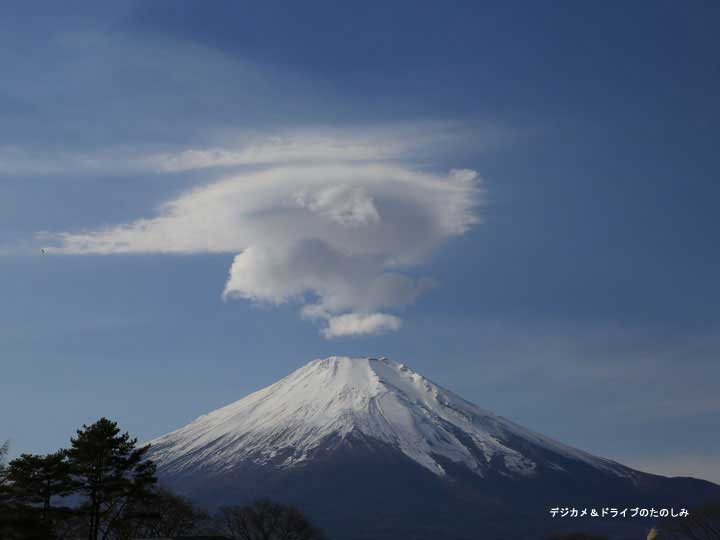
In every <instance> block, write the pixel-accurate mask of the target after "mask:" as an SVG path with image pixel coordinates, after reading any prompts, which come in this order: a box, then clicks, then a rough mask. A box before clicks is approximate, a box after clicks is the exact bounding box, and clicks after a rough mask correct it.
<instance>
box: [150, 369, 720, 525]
mask: <svg viewBox="0 0 720 540" xmlns="http://www.w3.org/2000/svg"><path fill="white" fill-rule="evenodd" d="M152 458H153V459H154V460H155V461H156V462H157V463H158V466H159V473H160V476H161V478H162V480H163V481H164V482H165V483H167V484H169V485H170V486H171V487H173V488H175V489H178V490H180V491H183V492H185V493H187V494H189V495H191V496H194V497H195V498H196V499H198V500H200V501H202V502H204V503H206V504H208V505H219V504H229V503H231V502H242V501H246V500H249V499H251V498H257V497H265V496H272V497H274V498H280V499H284V500H287V501H290V502H294V503H296V504H299V505H300V506H302V507H303V508H305V509H306V510H310V511H311V512H312V514H313V515H314V516H317V517H318V518H319V519H320V520H321V522H322V523H323V524H325V525H326V526H328V527H329V528H330V529H331V530H332V531H333V532H334V533H335V534H336V536H337V537H348V538H349V537H355V538H385V537H388V538H390V537H394V536H395V537H396V536H397V535H398V534H403V535H405V536H406V537H407V535H408V534H410V535H411V536H412V537H416V538H424V537H426V536H427V537H428V538H430V537H432V538H448V539H449V538H473V537H474V536H472V535H473V534H474V533H475V532H476V531H477V530H478V529H482V530H484V531H490V530H492V531H494V533H493V534H494V535H495V537H497V538H502V537H503V535H507V537H515V538H518V534H519V533H520V531H522V530H525V531H527V534H532V533H531V531H533V530H536V529H537V527H543V526H544V525H543V524H544V523H546V522H547V511H548V508H549V506H550V505H552V506H563V504H564V506H572V505H577V504H579V503H581V502H583V501H584V502H585V503H586V504H591V503H594V502H599V503H602V504H604V505H605V506H609V507H618V506H619V505H620V504H622V503H623V501H627V502H628V504H634V505H635V506H637V505H638V504H649V503H650V502H658V503H662V502H664V501H666V502H672V501H671V499H672V500H673V501H674V500H675V499H676V498H677V499H678V500H679V502H682V503H684V504H685V505H686V506H687V505H688V504H689V502H690V498H696V499H698V500H704V498H705V496H706V495H707V496H710V495H712V493H717V495H718V497H719V498H720V488H718V487H717V486H713V485H712V484H710V483H707V482H702V481H694V480H690V481H689V482H690V483H691V484H692V486H690V487H683V486H681V485H680V483H678V482H676V481H673V480H671V479H664V478H662V477H656V476H653V475H648V474H645V473H641V472H638V471H634V470H632V469H630V468H627V467H625V466H623V465H620V464H618V463H615V462H613V461H610V460H606V459H602V458H598V457H595V456H592V455H590V454H588V453H586V452H582V451H580V450H576V449H574V448H571V447H569V446H566V445H563V444H561V443H558V442H556V441H553V440H551V439H549V438H547V437H544V436H542V435H539V434H537V433H534V432H532V431H529V430H527V429H525V428H523V427H521V426H518V425H517V424H514V423H513V422H511V421H509V420H507V419H504V418H502V417H500V416H497V415H495V414H493V413H491V412H489V411H485V410H482V409H480V408H478V407H477V406H475V405H474V404H472V403H470V402H468V401H466V400H464V399H462V398H461V397H459V396H457V395H455V394H453V393H452V392H450V391H449V390H446V389H444V388H442V387H440V386H438V385H436V384H434V383H432V382H431V381H429V380H428V379H426V378H424V377H423V376H421V375H420V374H418V373H415V372H414V371H412V370H411V369H409V368H408V367H407V366H404V365H402V364H398V363H396V362H393V361H390V360H387V359H384V358H382V359H373V358H356V359H351V358H341V357H331V358H327V359H324V360H315V361H313V362H310V363H309V364H307V365H306V366H304V367H302V368H300V369H298V370H297V371H295V372H293V373H292V374H290V375H288V376H287V377H285V378H283V379H281V380H280V381H278V382H277V383H275V384H273V385H271V386H268V387H266V388H264V389H262V390H260V391H258V392H255V393H253V394H250V395H249V396H247V397H245V398H243V399H241V400H240V401H237V402H235V403H233V404H231V405H228V406H226V407H223V408H221V409H218V410H216V411H214V412H212V413H210V414H207V415H204V416H202V417H200V418H198V419H197V420H195V421H194V422H192V423H190V424H188V425H187V426H185V427H183V428H181V429H179V430H177V431H174V432H172V433H170V434H168V435H165V436H163V437H160V438H159V439H157V440H155V441H152ZM671 484H672V485H671ZM681 487H682V489H681ZM688 489H689V490H690V491H691V492H692V493H691V494H688V497H686V498H685V499H682V497H683V496H684V495H685V492H686V491H688ZM705 492H707V493H705ZM690 495H692V497H690ZM510 505H512V506H510ZM359 509H362V511H363V512H364V513H367V515H368V516H369V515H372V516H374V518H373V519H369V518H368V517H366V518H365V519H358V517H357V512H358V510H359ZM378 516H384V517H383V518H382V519H380V520H378ZM468 516H474V518H473V519H468ZM478 520H479V521H478ZM349 523H354V525H353V526H352V527H351V530H352V531H353V533H352V534H353V535H354V536H352V535H350V533H348V531H346V530H344V529H345V528H346V527H348V524H349ZM462 523H465V525H462ZM548 525H549V526H553V525H552V524H548ZM611 526H612V527H613V528H617V526H616V525H614V524H611ZM373 531H374V532H373ZM410 531H413V532H412V533H411V532H410ZM368 535H369V536H368Z"/></svg>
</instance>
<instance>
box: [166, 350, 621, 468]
mask: <svg viewBox="0 0 720 540" xmlns="http://www.w3.org/2000/svg"><path fill="white" fill-rule="evenodd" d="M353 432H356V433H361V434H362V435H364V436H366V437H368V438H372V439H376V440H378V441H382V442H384V443H386V444H388V445H390V446H392V447H394V448H396V449H398V450H399V451H401V452H402V453H403V454H405V455H406V456H407V457H408V458H410V459H412V460H413V461H415V462H417V463H418V464H420V465H422V466H423V467H425V468H426V469H428V470H429V471H431V472H432V473H434V474H436V475H439V476H443V475H445V473H446V471H445V469H444V468H443V466H442V465H441V462H440V459H439V458H442V457H444V458H446V459H448V460H450V461H452V462H453V463H459V464H462V465H464V466H465V467H467V468H468V469H469V470H471V471H473V472H474V473H475V474H477V475H479V476H483V474H484V471H486V470H487V469H488V467H489V466H490V463H491V462H493V465H492V466H493V467H498V466H500V467H501V468H502V469H503V471H504V472H505V473H506V474H517V475H533V474H535V472H536V469H537V466H538V464H537V460H536V459H534V458H533V455H532V453H531V452H529V451H528V450H526V449H524V448H513V445H512V444H511V443H510V442H509V441H513V440H517V439H522V440H523V441H525V442H526V443H527V445H528V446H537V447H538V449H542V450H545V451H546V452H547V453H548V454H557V455H558V456H561V457H562V458H566V459H567V458H570V459H576V460H580V461H582V462H585V463H587V464H589V465H591V466H593V467H596V468H598V469H601V470H603V471H607V472H610V473H612V474H616V475H618V476H632V472H631V471H630V470H629V469H627V468H625V467H623V466H622V465H619V464H617V463H614V462H612V461H608V460H605V459H601V458H596V457H593V456H591V455H589V454H587V453H585V452H581V451H579V450H575V449H573V448H570V447H568V446H565V445H562V444H560V443H557V442H555V441H552V440H550V439H548V438H547V437H543V436H542V435H538V434H536V433H533V432H531V431H528V430H526V429H524V428H522V427H520V426H518V425H517V424H514V423H512V422H510V421H509V420H506V419H504V418H502V417H499V416H497V415H495V414H493V413H491V412H489V411H485V410H483V409H480V408H479V407H477V406H475V405H473V404H472V403H470V402H468V401H466V400H464V399H462V398H461V397H459V396H457V395H455V394H453V393H452V392H450V391H449V390H446V389H444V388H442V387H440V386H438V385H436V384H434V383H433V382H432V381H430V380H428V379H426V378H425V377H423V376H422V375H420V374H418V373H416V372H414V371H412V370H411V369H410V368H408V367H407V366H405V365H403V364H399V363H397V362H393V361H391V360H388V359H387V358H380V359H376V358H343V357H331V358H326V359H324V360H314V361H312V362H310V363H309V364H307V365H306V366H304V367H302V368H300V369H298V370H297V371H295V372H294V373H291V374H290V375H288V376H287V377H285V378H284V379H282V380H280V381H278V382H276V383H275V384H273V385H271V386H268V387H267V388H264V389H262V390H260V391H258V392H255V393H253V394H251V395H249V396H247V397H245V398H243V399H241V400H240V401H237V402H235V403H233V404H231V405H228V406H226V407H223V408H221V409H218V410H216V411H214V412H211V413H210V414H207V415H205V416H201V417H200V418H198V419H197V420H195V421H194V422H192V423H191V424H189V425H187V426H185V427H184V428H181V429H179V430H177V431H174V432H172V433H170V434H168V435H166V436H164V437H161V438H160V439H157V440H155V441H153V442H152V445H153V447H154V455H153V459H155V460H156V461H157V463H158V464H159V465H160V466H162V467H163V469H164V470H165V471H167V472H172V473H180V472H183V471H185V470H193V469H203V470H206V471H216V472H222V471H224V470H228V469H232V468H234V467H235V466H236V465H237V464H238V463H242V462H245V461H250V462H253V463H255V464H258V465H266V464H273V465H275V466H277V467H279V468H291V467H297V466H300V465H302V463H303V462H304V461H306V460H308V459H309V458H310V457H311V456H312V454H313V451H314V450H316V449H318V448H321V447H323V445H324V443H325V442H326V440H327V438H328V437H335V438H337V439H339V440H342V439H345V438H346V437H347V436H348V435H349V434H351V433H353ZM548 466H550V467H555V468H558V469H562V466H561V465H560V464H559V463H553V462H550V463H548Z"/></svg>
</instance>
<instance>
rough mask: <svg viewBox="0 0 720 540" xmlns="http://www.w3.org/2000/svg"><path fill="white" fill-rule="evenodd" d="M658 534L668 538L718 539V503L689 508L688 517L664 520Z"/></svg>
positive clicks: (719, 528) (719, 525) (719, 507)
mask: <svg viewBox="0 0 720 540" xmlns="http://www.w3.org/2000/svg"><path fill="white" fill-rule="evenodd" d="M658 536H659V538H661V539H668V540H720V504H707V505H704V506H700V507H697V508H691V509H690V511H689V515H688V517H684V518H672V519H669V520H666V521H665V522H664V523H663V524H662V525H661V526H660V533H659V535H658Z"/></svg>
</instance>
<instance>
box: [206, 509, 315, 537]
mask: <svg viewBox="0 0 720 540" xmlns="http://www.w3.org/2000/svg"><path fill="white" fill-rule="evenodd" d="M217 520H218V524H219V527H220V532H221V533H222V534H224V535H226V536H228V537H229V538H232V540H324V539H325V535H324V534H323V532H322V531H321V530H320V529H317V528H316V527H314V526H313V525H312V524H311V523H310V521H308V519H307V518H306V517H305V516H304V515H303V514H302V513H301V512H300V511H299V510H297V509H296V508H293V507H292V506H287V505H284V504H279V503H275V502H272V501H258V502H255V503H253V504H251V505H249V506H239V507H229V508H222V509H221V510H220V514H219V515H218V517H217Z"/></svg>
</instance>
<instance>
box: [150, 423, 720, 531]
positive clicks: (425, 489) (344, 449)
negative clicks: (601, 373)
mask: <svg viewBox="0 0 720 540" xmlns="http://www.w3.org/2000/svg"><path fill="white" fill-rule="evenodd" d="M515 442H516V443H517V441H515ZM533 452H534V453H535V455H533V456H532V457H533V459H534V460H536V462H537V463H541V464H542V463H548V460H550V459H552V462H551V463H552V468H550V467H545V466H543V465H539V466H538V468H537V470H536V474H534V475H532V476H518V475H517V474H516V475H512V476H511V475H509V473H508V472H507V471H506V470H505V467H504V464H501V463H492V462H491V463H489V464H488V467H487V470H485V471H484V473H483V474H484V476H483V477H480V476H478V475H477V474H475V473H473V472H471V471H469V470H468V469H467V468H465V467H464V466H463V465H459V464H456V463H453V462H451V461H449V460H447V459H445V458H442V457H441V456H436V460H437V461H438V462H439V463H440V464H441V465H442V466H443V468H444V469H445V472H446V474H445V475H444V476H442V477H441V476H437V475H435V474H433V473H432V472H430V471H429V470H428V469H426V468H424V467H422V466H421V465H419V464H417V463H416V462H414V461H412V460H411V459H409V458H408V457H407V456H405V455H404V454H403V453H401V452H399V451H398V450H396V449H394V448H392V447H391V446H389V445H387V444H385V443H383V442H380V441H377V440H374V439H370V438H367V437H366V436H364V435H362V434H359V433H353V434H351V435H350V436H348V437H346V438H345V439H342V440H340V439H330V440H326V441H324V444H323V445H322V446H321V447H318V448H317V449H316V450H315V452H314V453H313V455H312V456H308V459H307V460H306V462H305V464H302V463H301V464H298V465H296V466H294V467H293V468H282V467H280V463H281V462H282V461H283V460H284V459H285V457H286V456H278V457H276V459H275V460H274V462H273V463H268V464H265V465H262V466H261V465H256V464H252V463H248V462H246V463H243V464H240V465H239V466H237V467H235V468H234V469H233V470H232V471H231V472H228V473H227V474H209V475H205V474H203V473H202V472H201V471H200V472H196V473H194V474H193V475H191V476H188V475H172V474H164V473H163V471H162V470H161V471H160V475H161V481H162V482H163V483H164V484H166V485H167V486H168V487H170V488H172V489H174V490H176V491H178V492H180V493H183V494H185V495H188V496H190V497H191V498H192V499H194V500H195V501H197V502H198V503H200V504H201V505H203V506H206V507H208V508H215V507H219V506H223V505H230V504H243V503H247V502H250V501H252V500H256V499H260V498H271V499H274V500H277V501H281V502H285V503H289V504H292V505H295V506H297V507H298V508H300V509H301V510H302V511H303V512H304V513H306V514H307V515H308V516H309V517H310V518H311V519H312V520H313V521H314V522H316V523H318V524H319V525H320V526H321V527H323V528H324V529H325V530H326V531H327V532H328V534H329V536H330V537H331V538H333V539H336V540H370V539H373V540H384V539H387V540H390V539H393V540H396V539H398V538H408V539H409V538H412V539H415V540H426V539H427V540H431V539H432V540H477V539H479V538H488V539H493V540H505V539H508V540H509V539H512V540H519V539H523V538H533V539H537V538H544V537H546V536H547V535H548V534H550V533H557V532H570V531H577V530H584V531H588V532H594V533H602V534H606V535H608V536H609V537H610V538H612V539H613V540H624V539H627V540H631V539H632V540H637V539H641V538H644V535H645V534H646V533H647V530H648V529H649V528H650V526H651V525H652V524H653V523H654V522H655V521H657V520H647V519H645V520H642V519H638V518H635V519H631V518H629V517H628V518H624V519H623V518H615V519H611V518H605V519H600V518H594V519H582V520H581V519H579V518H575V519H570V518H565V519H562V518H559V517H555V518H552V517H551V516H550V513H549V510H550V508H552V507H561V508H562V507H575V508H579V509H580V508H597V509H601V508H603V507H608V508H613V507H614V508H620V509H622V508H625V507H628V508H632V507H636V506H640V507H646V508H650V507H655V508H660V507H674V508H676V509H679V508H680V507H683V508H688V507H691V506H694V505H697V504H700V503H704V502H708V501H711V500H720V486H717V485H715V484H712V483H710V482H705V481H702V480H695V479H691V478H664V477H660V476H655V475H650V474H645V473H640V472H638V471H633V470H631V469H627V471H628V472H629V473H630V476H629V477H628V478H622V477H618V476H616V475H615V474H612V473H606V472H603V471H599V470H598V469H596V468H593V467H591V466H590V465H587V464H585V463H583V462H579V461H577V460H572V459H564V460H563V459H560V460H559V459H558V456H557V454H553V455H547V456H543V455H540V454H538V453H537V449H536V448H534V449H533ZM560 468H562V470H560Z"/></svg>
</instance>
